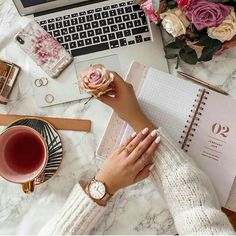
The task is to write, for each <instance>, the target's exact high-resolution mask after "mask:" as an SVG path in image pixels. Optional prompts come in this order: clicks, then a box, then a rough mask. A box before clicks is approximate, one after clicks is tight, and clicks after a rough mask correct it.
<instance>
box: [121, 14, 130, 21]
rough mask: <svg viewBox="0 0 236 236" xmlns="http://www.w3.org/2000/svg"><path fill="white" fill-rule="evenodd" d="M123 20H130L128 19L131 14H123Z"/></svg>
mask: <svg viewBox="0 0 236 236" xmlns="http://www.w3.org/2000/svg"><path fill="white" fill-rule="evenodd" d="M122 18H123V21H128V20H130V18H129V15H123V17H122Z"/></svg>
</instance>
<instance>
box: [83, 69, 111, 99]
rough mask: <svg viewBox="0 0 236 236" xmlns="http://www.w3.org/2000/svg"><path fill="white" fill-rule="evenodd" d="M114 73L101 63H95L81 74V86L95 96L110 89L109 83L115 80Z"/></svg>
mask: <svg viewBox="0 0 236 236" xmlns="http://www.w3.org/2000/svg"><path fill="white" fill-rule="evenodd" d="M113 78H114V75H113V74H112V73H111V72H109V71H107V70H106V69H105V67H104V66H103V65H101V64H96V65H93V66H92V67H91V68H90V69H89V70H88V71H84V72H82V73H81V75H80V81H81V83H80V87H81V88H82V89H83V90H85V91H86V92H87V93H90V94H92V95H93V96H95V97H100V96H101V95H102V94H105V93H106V92H108V91H110V89H109V85H110V83H111V82H112V81H113Z"/></svg>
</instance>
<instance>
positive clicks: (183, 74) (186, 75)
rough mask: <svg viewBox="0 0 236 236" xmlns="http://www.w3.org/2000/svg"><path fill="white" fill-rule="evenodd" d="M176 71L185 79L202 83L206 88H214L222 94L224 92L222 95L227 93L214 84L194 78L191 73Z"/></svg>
mask: <svg viewBox="0 0 236 236" xmlns="http://www.w3.org/2000/svg"><path fill="white" fill-rule="evenodd" d="M177 73H178V74H179V75H181V76H183V77H185V78H187V79H190V80H192V81H195V82H197V83H198V84H201V85H204V86H206V87H207V88H209V89H212V90H214V91H216V92H219V93H222V94H224V95H229V94H228V93H227V92H226V91H225V90H223V89H221V88H220V87H218V86H216V85H213V84H209V83H207V82H205V81H203V80H200V79H198V78H196V77H194V76H192V75H189V74H187V73H184V72H182V71H177Z"/></svg>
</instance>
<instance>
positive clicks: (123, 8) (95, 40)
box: [38, 1, 151, 56]
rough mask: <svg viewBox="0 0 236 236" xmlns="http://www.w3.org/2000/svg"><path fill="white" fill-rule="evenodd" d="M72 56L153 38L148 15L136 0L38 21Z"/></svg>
mask: <svg viewBox="0 0 236 236" xmlns="http://www.w3.org/2000/svg"><path fill="white" fill-rule="evenodd" d="M38 23H39V24H40V25H41V26H42V27H43V28H44V29H45V30H46V31H47V32H49V33H50V34H51V35H52V36H53V37H54V38H56V39H57V41H58V42H59V43H61V45H62V46H63V47H64V48H65V49H66V50H67V51H68V52H69V53H71V54H72V55H73V56H80V55H84V54H88V53H93V52H98V51H103V50H108V49H113V48H119V47H124V46H128V45H132V44H138V43H142V42H146V41H150V40H151V38H150V32H149V29H148V26H147V21H146V16H145V14H144V13H143V11H142V10H140V7H139V6H138V5H134V3H133V1H124V2H120V3H117V4H109V5H105V6H103V7H99V8H93V9H90V10H86V11H81V12H75V13H72V14H70V15H63V16H60V17H56V18H50V19H46V20H41V21H39V22H38Z"/></svg>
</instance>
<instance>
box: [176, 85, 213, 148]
mask: <svg viewBox="0 0 236 236" xmlns="http://www.w3.org/2000/svg"><path fill="white" fill-rule="evenodd" d="M208 94H209V91H208V90H206V89H199V93H198V94H197V98H196V99H195V103H194V104H193V107H192V109H191V113H190V115H189V119H188V120H187V121H186V125H185V126H184V129H183V131H182V135H181V137H180V141H179V143H180V144H181V148H182V149H183V150H184V151H185V152H188V149H189V147H190V145H191V142H192V137H193V136H194V134H195V131H196V129H197V127H198V122H199V121H200V117H201V115H202V112H203V111H204V106H205V105H206V100H207V96H208Z"/></svg>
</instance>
